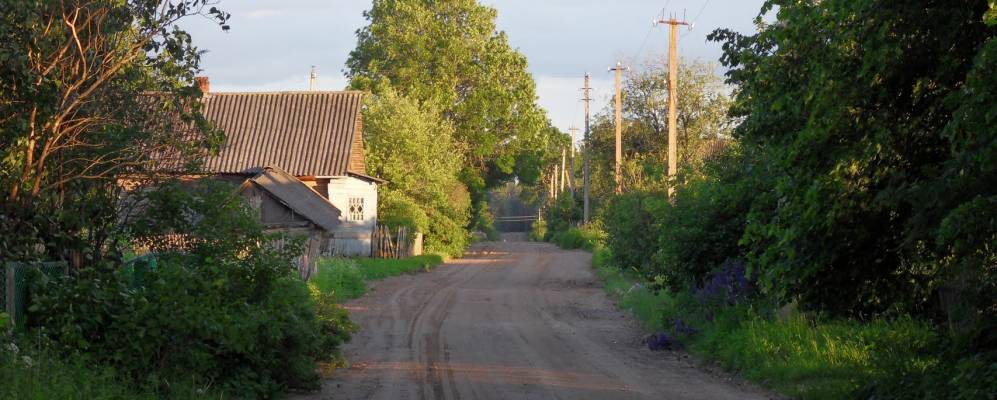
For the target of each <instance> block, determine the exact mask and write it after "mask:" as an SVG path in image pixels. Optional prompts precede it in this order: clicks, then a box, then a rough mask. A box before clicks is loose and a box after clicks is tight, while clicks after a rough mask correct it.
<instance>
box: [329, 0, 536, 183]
mask: <svg viewBox="0 0 997 400" xmlns="http://www.w3.org/2000/svg"><path fill="white" fill-rule="evenodd" d="M496 15H497V14H496V11H495V10H494V9H493V8H490V7H486V6H482V5H480V4H478V2H477V1H475V0H444V1H429V0H376V1H374V3H373V5H372V8H371V10H370V11H367V12H365V13H364V16H365V17H366V18H367V20H368V21H369V22H370V24H369V25H367V26H366V27H364V28H363V29H361V30H359V31H358V32H357V37H358V43H357V48H356V49H355V50H354V51H353V52H351V53H350V57H349V59H348V61H347V70H346V73H347V75H348V76H349V78H350V85H351V87H353V88H355V89H362V90H370V91H374V92H379V91H380V90H383V89H385V88H387V87H392V88H394V89H395V90H397V91H398V92H399V93H400V94H402V95H404V96H406V97H409V98H412V99H414V100H417V101H419V102H421V103H425V104H428V105H432V106H433V107H434V108H435V109H436V110H437V111H438V112H439V113H441V115H442V116H443V117H444V118H445V119H446V120H447V121H449V122H450V124H452V125H453V127H454V129H455V134H454V139H455V140H456V142H457V143H460V145H461V146H460V147H459V149H460V150H461V155H462V156H463V158H464V161H465V163H466V164H465V167H464V173H463V174H462V181H463V182H464V183H465V184H466V185H467V186H468V188H469V189H470V190H471V191H472V193H475V196H476V197H481V198H482V199H483V196H484V190H485V188H486V187H489V186H492V185H494V184H496V183H499V182H501V181H504V180H506V179H508V178H509V177H510V176H511V174H512V173H513V172H514V170H515V167H516V160H517V157H518V156H519V154H520V153H521V152H522V151H524V150H527V149H531V148H535V147H536V145H537V144H538V142H542V141H544V139H543V134H544V133H546V131H545V130H544V128H546V127H547V126H548V124H547V121H546V120H545V117H544V113H543V111H542V110H541V109H540V108H539V107H537V105H536V91H535V84H534V82H533V77H532V76H531V75H530V74H529V72H528V71H527V70H526V58H525V57H523V55H522V54H520V53H519V52H517V51H515V50H513V49H512V48H511V46H510V45H509V42H508V38H507V37H506V35H505V34H504V33H503V32H498V31H496V28H495V18H496Z"/></svg>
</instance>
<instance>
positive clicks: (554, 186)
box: [550, 161, 561, 200]
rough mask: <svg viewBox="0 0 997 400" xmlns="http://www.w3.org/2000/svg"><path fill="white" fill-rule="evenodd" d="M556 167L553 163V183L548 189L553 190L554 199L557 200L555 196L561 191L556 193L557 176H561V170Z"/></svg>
mask: <svg viewBox="0 0 997 400" xmlns="http://www.w3.org/2000/svg"><path fill="white" fill-rule="evenodd" d="M555 162H556V161H555ZM557 167H558V165H557V164H554V185H553V186H551V188H550V190H553V191H554V200H557V196H560V195H561V193H558V191H557V185H558V182H557V178H558V177H560V176H561V171H560V170H558V168H557Z"/></svg>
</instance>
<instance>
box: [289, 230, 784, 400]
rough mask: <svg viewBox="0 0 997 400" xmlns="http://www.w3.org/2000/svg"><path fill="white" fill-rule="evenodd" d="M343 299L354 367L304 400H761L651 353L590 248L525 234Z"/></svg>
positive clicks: (672, 357) (675, 358) (678, 358)
mask: <svg viewBox="0 0 997 400" xmlns="http://www.w3.org/2000/svg"><path fill="white" fill-rule="evenodd" d="M372 289H373V290H372V292H371V293H368V294H367V295H366V296H364V297H362V298H360V299H357V300H355V301H353V302H350V303H348V304H347V307H348V308H349V310H350V316H351V317H352V318H353V320H354V321H356V322H357V323H358V324H359V325H360V326H361V329H362V330H361V332H359V333H358V334H357V335H355V337H354V338H353V341H352V342H350V343H349V345H347V346H346V349H345V352H346V355H347V357H348V358H349V360H350V362H351V363H352V364H353V366H352V367H351V368H350V369H347V370H340V371H337V372H336V376H335V377H334V378H332V379H330V380H327V381H326V382H325V383H324V385H323V386H324V387H323V392H322V393H318V394H313V395H309V396H304V397H302V398H307V399H761V398H767V397H768V394H767V393H766V392H764V391H761V390H759V389H756V388H752V387H750V386H747V385H743V384H735V383H731V381H730V380H729V379H726V378H724V377H722V376H718V375H714V374H710V373H707V372H703V371H701V370H699V369H697V368H696V367H695V366H694V364H693V363H692V362H691V361H690V360H689V359H688V358H686V356H685V355H684V354H682V353H678V352H651V351H649V350H647V347H646V346H644V345H643V344H641V336H642V335H641V332H640V329H639V328H638V327H637V325H636V323H635V322H634V321H633V320H632V319H631V318H630V317H628V316H626V315H625V314H623V313H621V312H619V311H617V310H616V309H615V308H614V306H613V304H612V302H611V301H610V300H609V299H607V297H606V295H605V294H604V293H603V292H602V289H601V288H600V285H599V283H598V281H597V280H596V278H595V276H594V275H593V273H592V270H591V267H590V255H589V254H588V253H585V252H582V251H563V250H559V249H557V248H555V247H553V246H551V245H547V244H540V243H529V242H489V243H481V244H478V245H475V247H473V248H472V249H471V251H470V252H469V254H468V256H467V258H465V259H462V260H458V261H455V262H452V263H449V264H447V265H444V266H441V267H440V268H438V269H436V270H434V271H432V272H429V273H423V274H417V275H411V276H402V277H398V278H391V279H388V280H385V281H382V282H379V283H377V284H376V285H375V286H373V287H372Z"/></svg>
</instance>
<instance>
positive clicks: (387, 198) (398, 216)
mask: <svg viewBox="0 0 997 400" xmlns="http://www.w3.org/2000/svg"><path fill="white" fill-rule="evenodd" d="M377 219H378V222H379V223H381V224H383V225H387V226H389V227H391V228H393V229H397V228H399V227H402V226H404V227H407V228H408V229H409V230H410V231H412V232H428V231H429V216H427V215H426V212H425V211H423V210H422V208H421V207H419V204H418V203H416V201H415V200H413V199H411V198H409V197H406V196H405V195H404V194H402V193H399V192H396V191H391V190H379V191H378V200H377Z"/></svg>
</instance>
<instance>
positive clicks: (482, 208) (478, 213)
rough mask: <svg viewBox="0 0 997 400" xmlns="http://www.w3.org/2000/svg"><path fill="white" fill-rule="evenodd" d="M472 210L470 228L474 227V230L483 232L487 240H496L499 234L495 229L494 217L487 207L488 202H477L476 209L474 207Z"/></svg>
mask: <svg viewBox="0 0 997 400" xmlns="http://www.w3.org/2000/svg"><path fill="white" fill-rule="evenodd" d="M474 210H475V217H474V223H473V224H472V226H474V228H475V229H477V230H479V231H481V232H484V233H485V237H487V238H488V240H498V239H499V233H498V230H496V229H495V216H493V215H492V212H491V210H490V209H489V207H488V202H486V201H480V202H478V205H477V207H474Z"/></svg>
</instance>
